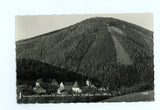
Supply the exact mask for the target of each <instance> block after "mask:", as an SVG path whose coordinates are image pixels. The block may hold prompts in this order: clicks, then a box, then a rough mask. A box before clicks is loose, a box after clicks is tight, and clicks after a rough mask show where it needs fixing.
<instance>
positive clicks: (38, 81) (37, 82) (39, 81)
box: [36, 79, 42, 87]
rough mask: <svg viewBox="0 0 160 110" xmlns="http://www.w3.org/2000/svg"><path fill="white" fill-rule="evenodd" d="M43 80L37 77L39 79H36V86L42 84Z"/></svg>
mask: <svg viewBox="0 0 160 110" xmlns="http://www.w3.org/2000/svg"><path fill="white" fill-rule="evenodd" d="M41 81H42V79H37V81H36V87H39V86H40V83H41Z"/></svg>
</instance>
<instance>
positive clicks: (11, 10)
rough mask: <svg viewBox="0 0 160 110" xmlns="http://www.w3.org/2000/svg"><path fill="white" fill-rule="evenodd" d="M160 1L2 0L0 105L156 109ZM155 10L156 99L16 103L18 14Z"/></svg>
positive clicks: (14, 109) (11, 109) (14, 108)
mask: <svg viewBox="0 0 160 110" xmlns="http://www.w3.org/2000/svg"><path fill="white" fill-rule="evenodd" d="M158 4H160V2H158V0H132V1H131V0H3V1H2V0H1V1H0V7H1V9H0V16H1V17H0V30H1V33H0V34H1V36H0V38H1V39H0V52H1V53H0V68H1V69H0V109H1V110H4V109H5V110H22V109H23V110H28V109H31V110H36V109H39V110H44V109H46V110H53V109H65V110H66V109H69V110H71V109H73V110H75V109H77V110H81V109H92V110H96V109H114V110H116V109H118V110H119V109H122V110H128V109H129V110H135V109H138V110H139V109H140V110H142V109H144V110H151V109H152V110H153V109H158V106H159V102H160V81H159V76H160V75H159V72H160V71H159V70H160V69H159V67H160V66H159V65H160V63H159V61H160V60H159V59H160V55H159V53H160V49H159V47H160V46H159V41H160V38H159V35H160V30H159V29H160V10H159V9H160V8H159V5H158ZM144 12H151V13H153V14H154V58H155V59H154V61H155V63H154V64H155V93H156V94H155V96H156V98H155V102H138V103H96V104H95V103H89V104H26V105H25V104H22V105H19V104H16V91H15V90H16V86H15V85H16V79H15V77H16V73H15V70H16V62H15V23H14V22H15V19H14V16H15V15H51V14H104V13H144Z"/></svg>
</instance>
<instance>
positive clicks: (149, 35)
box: [16, 17, 154, 87]
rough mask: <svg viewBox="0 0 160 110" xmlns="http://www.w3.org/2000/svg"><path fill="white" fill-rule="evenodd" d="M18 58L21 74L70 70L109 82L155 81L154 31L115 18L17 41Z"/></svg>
mask: <svg viewBox="0 0 160 110" xmlns="http://www.w3.org/2000/svg"><path fill="white" fill-rule="evenodd" d="M16 59H17V77H18V78H27V76H28V75H29V77H31V78H32V77H43V75H44V74H49V75H48V76H51V75H53V77H56V78H59V79H61V80H62V79H63V77H67V78H69V77H70V75H71V74H72V75H73V76H72V78H74V75H81V76H82V77H83V76H84V77H86V78H92V79H94V80H97V81H99V82H101V83H102V84H104V85H105V86H115V87H120V86H122V85H126V86H131V85H133V84H135V83H139V82H145V81H149V82H152V83H153V76H154V75H153V32H151V31H149V30H147V29H144V28H142V27H140V26H137V25H135V24H131V23H128V22H125V21H121V20H118V19H114V18H99V17H98V18H90V19H87V20H84V21H82V22H80V23H77V24H74V25H72V26H69V27H66V28H63V29H60V30H57V31H53V32H50V33H46V34H43V35H39V36H37V37H33V38H30V39H26V40H21V41H17V42H16ZM31 62H32V63H31ZM33 62H34V63H33ZM33 64H34V65H33ZM43 64H45V65H49V68H52V69H54V70H52V69H47V68H48V66H47V67H46V66H45V67H46V68H43V67H44V66H42V65H43ZM55 68H56V69H57V70H55ZM61 70H64V71H63V72H62V71H61ZM66 71H69V72H67V73H68V74H66ZM72 72H73V73H72ZM55 74H56V75H58V74H61V75H59V76H56V75H55ZM44 76H45V75H44ZM69 79H71V78H69ZM71 80H73V79H71ZM74 80H80V79H76V78H75V79H74ZM82 80H83V78H82Z"/></svg>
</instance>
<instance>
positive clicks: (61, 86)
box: [57, 82, 65, 94]
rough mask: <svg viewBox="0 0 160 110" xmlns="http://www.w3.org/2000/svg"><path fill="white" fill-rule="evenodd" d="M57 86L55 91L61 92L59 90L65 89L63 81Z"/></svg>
mask: <svg viewBox="0 0 160 110" xmlns="http://www.w3.org/2000/svg"><path fill="white" fill-rule="evenodd" d="M59 86H60V87H59V88H58V90H57V93H58V94H61V91H62V90H64V89H65V87H64V84H63V82H61V83H60V85H59Z"/></svg>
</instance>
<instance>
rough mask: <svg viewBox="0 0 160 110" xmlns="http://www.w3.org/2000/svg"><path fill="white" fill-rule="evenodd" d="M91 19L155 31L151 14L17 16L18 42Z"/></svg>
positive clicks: (16, 34)
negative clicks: (130, 24) (114, 19)
mask: <svg viewBox="0 0 160 110" xmlns="http://www.w3.org/2000/svg"><path fill="white" fill-rule="evenodd" d="M91 17H114V18H117V19H121V20H124V21H128V22H130V23H134V24H137V25H140V26H142V27H144V28H146V29H149V30H152V31H153V15H152V14H151V13H144V14H142V13H141V14H90V15H89V14H88V15H86V14H85V15H39V16H16V17H15V31H16V32H15V36H16V41H18V40H22V39H28V38H31V37H34V36H37V35H40V34H43V33H46V32H50V31H54V30H57V29H61V28H64V27H67V26H69V25H72V24H75V23H77V22H80V21H83V20H85V19H87V18H91Z"/></svg>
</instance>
